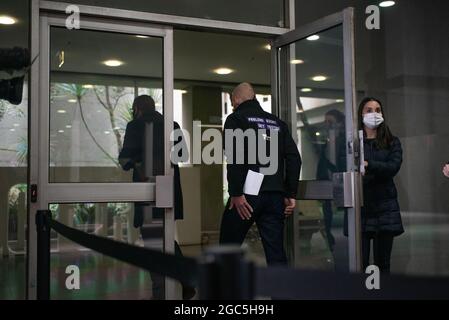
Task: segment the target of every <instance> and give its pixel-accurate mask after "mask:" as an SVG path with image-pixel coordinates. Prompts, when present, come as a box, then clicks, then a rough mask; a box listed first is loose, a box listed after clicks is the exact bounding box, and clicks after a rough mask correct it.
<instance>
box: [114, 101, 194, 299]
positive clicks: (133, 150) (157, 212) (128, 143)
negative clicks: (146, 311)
mask: <svg viewBox="0 0 449 320" xmlns="http://www.w3.org/2000/svg"><path fill="white" fill-rule="evenodd" d="M132 108H133V120H132V121H130V122H129V123H128V125H127V126H126V132H125V139H124V142H123V148H122V150H121V152H120V155H119V161H120V164H121V166H122V168H123V170H125V171H128V170H131V169H132V170H133V181H134V182H147V181H149V180H150V179H151V178H153V179H154V177H155V176H157V175H163V174H164V116H163V115H162V114H160V113H159V112H157V111H156V109H155V102H154V100H153V98H152V97H150V96H148V95H141V96H138V97H137V98H135V99H134V102H133V106H132ZM150 127H152V128H153V129H152V132H150V131H151V130H150V129H149V128H150ZM174 129H180V127H179V124H178V123H176V122H175V123H174ZM178 143H185V140H184V139H183V138H182V137H181V138H180V139H178V140H177V141H175V144H178ZM149 148H150V149H149ZM182 150H186V148H182ZM182 156H183V157H184V155H182ZM173 167H174V198H175V199H174V212H175V220H178V219H182V218H183V214H184V212H183V198H182V189H181V178H180V172H179V166H178V165H177V164H174V165H173ZM145 208H150V207H148V204H143V203H136V204H135V205H134V227H136V228H140V233H141V235H142V239H143V242H144V246H145V247H149V248H153V247H154V242H155V240H157V239H163V235H164V234H163V227H162V226H163V219H164V209H163V208H154V207H153V208H150V209H151V210H149V211H150V212H148V214H149V215H152V217H148V216H145V211H147V210H146V209H145ZM146 219H149V220H150V221H152V219H155V220H158V221H161V222H162V223H161V227H160V228H155V227H154V223H152V224H147V223H145V220H146ZM175 254H176V255H179V256H182V252H181V248H180V247H179V245H178V243H177V242H176V241H175ZM151 280H152V288H153V299H154V300H162V299H164V297H165V290H164V287H165V286H164V277H163V276H161V275H159V274H156V273H154V272H152V273H151ZM182 289H183V299H185V300H189V299H191V298H192V297H193V296H194V295H195V288H193V287H191V286H189V285H184V284H183V287H182Z"/></svg>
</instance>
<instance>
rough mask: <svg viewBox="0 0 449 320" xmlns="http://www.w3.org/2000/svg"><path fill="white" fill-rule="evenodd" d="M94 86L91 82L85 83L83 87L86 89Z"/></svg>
mask: <svg viewBox="0 0 449 320" xmlns="http://www.w3.org/2000/svg"><path fill="white" fill-rule="evenodd" d="M93 87H94V86H93V85H91V84H85V85H83V88H84V89H92V88H93Z"/></svg>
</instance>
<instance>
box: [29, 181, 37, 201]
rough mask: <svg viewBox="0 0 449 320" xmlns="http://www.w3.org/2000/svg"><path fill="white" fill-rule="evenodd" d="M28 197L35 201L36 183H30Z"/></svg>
mask: <svg viewBox="0 0 449 320" xmlns="http://www.w3.org/2000/svg"><path fill="white" fill-rule="evenodd" d="M30 199H31V202H32V203H36V202H37V184H32V185H31V188H30Z"/></svg>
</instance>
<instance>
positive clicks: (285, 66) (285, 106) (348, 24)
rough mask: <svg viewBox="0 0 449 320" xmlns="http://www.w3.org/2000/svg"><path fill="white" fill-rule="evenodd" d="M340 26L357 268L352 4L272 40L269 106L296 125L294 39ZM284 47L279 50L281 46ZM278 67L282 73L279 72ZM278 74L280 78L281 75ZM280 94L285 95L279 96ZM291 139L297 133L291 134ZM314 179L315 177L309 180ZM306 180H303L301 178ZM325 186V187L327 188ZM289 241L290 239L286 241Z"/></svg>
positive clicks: (292, 229)
mask: <svg viewBox="0 0 449 320" xmlns="http://www.w3.org/2000/svg"><path fill="white" fill-rule="evenodd" d="M340 25H342V26H343V50H344V54H343V56H344V58H343V60H344V61H343V62H344V88H345V89H344V90H345V113H346V117H345V118H346V142H347V146H346V162H347V163H346V164H347V172H350V173H351V176H350V188H349V190H348V191H349V194H348V197H350V198H351V199H352V202H353V207H349V208H347V213H348V250H349V270H350V271H351V272H359V271H360V270H361V269H362V253H361V218H360V217H361V205H362V194H363V191H362V182H361V175H360V172H359V171H360V166H359V163H358V162H359V153H358V150H359V147H358V146H359V143H360V142H359V137H358V123H357V106H356V89H355V44H354V8H347V9H344V10H343V11H341V12H337V13H334V14H331V15H329V16H326V17H324V18H321V19H318V20H316V21H313V22H312V23H309V24H306V25H304V26H298V27H297V28H295V29H294V30H291V31H289V32H287V33H285V34H283V35H281V36H278V37H277V38H276V39H275V40H274V41H273V43H272V54H271V59H272V63H271V64H272V80H271V83H272V90H271V91H272V94H273V96H272V101H273V110H276V113H277V114H278V115H279V116H280V117H281V119H283V120H285V121H286V122H287V124H288V125H289V128H290V129H291V130H293V128H296V125H297V124H296V123H297V120H296V103H297V102H296V95H297V94H296V90H297V88H296V68H295V66H294V65H293V64H291V63H289V61H291V59H293V57H294V56H295V48H294V47H295V44H294V43H295V42H296V41H299V40H301V39H304V38H306V37H308V36H310V35H313V34H316V33H319V32H322V31H325V30H327V29H330V28H332V27H336V26H340ZM286 46H288V47H287V49H286V50H282V52H281V50H280V48H281V47H286ZM281 71H282V73H281ZM281 74H282V76H283V77H282V78H281ZM283 97H286V98H285V99H283ZM293 137H294V139H295V142H297V137H296V136H295V135H293ZM311 182H315V181H311ZM305 183H306V182H305ZM327 189H329V188H327ZM298 231H299V230H298V214H295V215H294V216H293V219H292V220H291V225H288V226H287V233H288V237H287V239H288V240H287V247H289V253H290V258H291V259H293V261H295V260H294V259H295V255H296V254H297V252H298V248H297V247H298V245H299V238H298V236H299V234H298ZM288 241H291V243H288Z"/></svg>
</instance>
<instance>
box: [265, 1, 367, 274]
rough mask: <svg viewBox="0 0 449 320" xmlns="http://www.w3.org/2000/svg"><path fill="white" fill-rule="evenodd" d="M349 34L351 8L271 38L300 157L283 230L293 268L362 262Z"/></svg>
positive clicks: (281, 96)
mask: <svg viewBox="0 0 449 320" xmlns="http://www.w3.org/2000/svg"><path fill="white" fill-rule="evenodd" d="M353 39H354V28H353V10H352V9H351V8H350V9H346V10H344V11H343V12H339V13H336V14H334V15H331V16H328V17H325V18H323V19H320V20H318V21H315V22H314V23H312V24H309V25H306V26H302V27H299V28H297V29H295V30H293V31H290V32H288V33H286V34H284V35H282V36H280V37H278V38H277V39H276V40H275V41H274V43H273V49H274V50H272V59H273V66H274V68H275V70H274V72H273V75H274V77H273V81H272V82H273V90H272V91H273V92H274V93H275V98H274V103H275V108H277V111H278V114H279V115H280V116H281V118H282V119H283V120H285V121H286V122H287V123H288V124H289V126H290V129H291V131H292V135H293V137H294V138H295V140H296V142H297V145H298V148H299V150H300V153H301V156H302V160H303V164H302V170H301V177H300V180H301V181H300V187H299V192H298V194H299V196H298V203H297V207H298V209H297V212H296V213H295V215H294V216H293V218H292V219H291V221H290V222H291V223H290V224H289V225H288V230H287V235H288V237H287V238H288V240H287V246H288V247H289V248H290V254H291V262H292V265H294V266H295V267H298V268H305V269H320V270H336V271H337V270H338V271H348V270H350V271H359V270H360V269H361V254H360V239H359V234H360V232H359V230H360V228H359V225H360V218H359V217H360V205H361V192H360V190H361V189H360V188H361V186H360V174H359V166H358V163H359V158H358V151H357V150H358V148H357V146H358V133H357V123H356V119H357V116H356V108H355V101H354V100H355V89H354V43H353V41H354V40H353Z"/></svg>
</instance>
